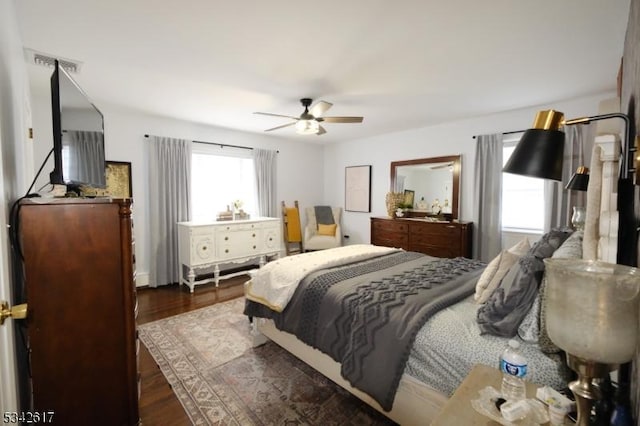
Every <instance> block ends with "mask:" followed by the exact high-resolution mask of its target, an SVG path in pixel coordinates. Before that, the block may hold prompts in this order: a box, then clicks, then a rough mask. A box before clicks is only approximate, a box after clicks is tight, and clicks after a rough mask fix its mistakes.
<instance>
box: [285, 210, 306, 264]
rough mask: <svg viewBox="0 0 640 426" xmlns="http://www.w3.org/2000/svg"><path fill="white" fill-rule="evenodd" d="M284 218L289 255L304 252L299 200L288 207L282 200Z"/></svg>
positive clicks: (286, 245) (286, 246)
mask: <svg viewBox="0 0 640 426" xmlns="http://www.w3.org/2000/svg"><path fill="white" fill-rule="evenodd" d="M282 219H283V221H284V226H283V227H282V229H283V231H284V248H285V250H286V253H287V256H288V255H290V254H296V253H302V252H303V251H304V249H303V247H302V231H301V227H300V209H299V208H298V200H296V201H295V202H294V207H287V206H286V205H285V204H284V201H283V202H282Z"/></svg>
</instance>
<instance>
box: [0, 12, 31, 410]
mask: <svg viewBox="0 0 640 426" xmlns="http://www.w3.org/2000/svg"><path fill="white" fill-rule="evenodd" d="M29 109H30V106H29V86H28V83H27V76H26V70H25V63H24V56H23V53H22V41H21V39H20V34H19V31H18V26H17V20H16V12H15V6H14V2H13V1H0V175H1V176H2V178H1V180H0V223H2V228H3V229H2V233H0V300H3V301H8V302H9V303H10V304H12V305H13V304H15V303H16V302H17V299H18V298H20V291H19V290H16V288H15V286H14V285H13V280H12V279H11V277H12V269H11V265H10V259H11V248H10V245H9V239H8V231H9V230H8V229H7V228H6V224H8V223H9V211H10V206H11V204H12V203H13V202H14V201H15V200H16V199H18V198H19V197H20V196H21V195H23V194H24V193H25V192H26V190H27V188H28V185H29V183H28V181H29V179H31V176H32V174H31V172H30V170H31V169H32V163H31V160H32V156H31V140H30V139H29V138H28V128H29V127H30V123H31V122H30V114H29ZM20 301H21V300H20ZM15 324H16V323H15V321H13V320H9V321H7V322H6V323H5V325H3V326H2V327H0V411H1V412H3V413H7V412H11V411H17V410H19V409H20V408H22V409H23V410H26V409H27V408H28V407H27V406H26V405H25V404H24V403H23V404H22V405H21V404H20V400H21V399H20V398H19V395H18V391H19V389H18V388H19V385H18V373H17V368H18V365H19V364H20V363H17V362H16V346H15V345H14V343H15V342H16V341H17V340H16V339H15V337H16V333H15V332H14V330H15V329H14V326H15ZM18 340H19V339H18ZM20 349H22V348H20ZM21 355H22V357H23V358H22V359H24V357H26V355H25V354H24V350H22V354H21ZM19 356H20V355H19ZM21 365H22V367H23V368H25V367H26V366H25V365H24V363H21ZM22 383H24V382H22ZM22 390H23V392H22V394H23V395H22V396H23V398H22V401H25V400H26V397H27V390H28V389H27V388H26V387H24V388H23V389H22Z"/></svg>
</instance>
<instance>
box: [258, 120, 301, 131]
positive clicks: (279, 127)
mask: <svg viewBox="0 0 640 426" xmlns="http://www.w3.org/2000/svg"><path fill="white" fill-rule="evenodd" d="M294 124H296V122H295V121H294V122H293V123H287V124H283V125H282V126H278V127H272V128H271V129H267V130H265V132H270V131H272V130H278V129H282V128H283V127H289V126H293V125H294Z"/></svg>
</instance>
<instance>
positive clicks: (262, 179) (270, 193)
mask: <svg viewBox="0 0 640 426" xmlns="http://www.w3.org/2000/svg"><path fill="white" fill-rule="evenodd" d="M277 160H278V152H277V151H273V150H268V149H260V148H253V164H254V165H255V168H256V185H257V189H258V214H259V215H260V216H266V217H278V202H277V200H278V198H277V194H276V189H277V188H276V185H277V173H278V161H277Z"/></svg>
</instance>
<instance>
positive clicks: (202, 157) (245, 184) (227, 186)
mask: <svg viewBox="0 0 640 426" xmlns="http://www.w3.org/2000/svg"><path fill="white" fill-rule="evenodd" d="M220 151H224V152H220ZM191 196H192V201H191V205H192V209H193V211H192V214H191V217H192V220H194V221H211V220H215V218H216V215H217V214H218V213H219V212H222V211H225V210H226V209H227V206H228V207H229V208H230V209H231V210H233V206H232V204H233V202H234V201H235V200H240V201H242V210H244V211H245V212H247V213H249V214H250V215H251V216H257V213H258V209H257V191H256V184H255V168H254V165H253V158H251V156H250V151H248V150H241V149H238V150H234V149H233V148H227V147H225V148H224V150H222V149H221V148H219V147H213V146H206V145H197V144H194V149H193V153H192V157H191Z"/></svg>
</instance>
